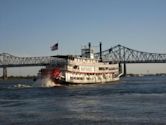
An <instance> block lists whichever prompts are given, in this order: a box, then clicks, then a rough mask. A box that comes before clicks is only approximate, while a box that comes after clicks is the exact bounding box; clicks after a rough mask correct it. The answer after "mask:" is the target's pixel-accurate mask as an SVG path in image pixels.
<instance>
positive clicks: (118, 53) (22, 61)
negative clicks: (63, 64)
mask: <svg viewBox="0 0 166 125" xmlns="http://www.w3.org/2000/svg"><path fill="white" fill-rule="evenodd" d="M101 55H102V56H101V57H100V53H96V54H95V57H96V58H98V59H99V58H100V59H102V61H104V62H109V63H117V62H118V63H119V64H121V63H123V64H124V74H126V63H166V54H160V53H149V52H142V51H138V50H134V49H130V48H128V47H125V46H122V45H116V46H114V47H111V48H109V49H107V50H104V51H102V54H101ZM51 61H57V62H58V61H61V59H59V58H56V57H51V56H45V57H16V56H13V55H10V54H8V53H2V54H0V68H3V78H4V79H6V78H7V67H24V66H46V65H49V64H50V62H51Z"/></svg>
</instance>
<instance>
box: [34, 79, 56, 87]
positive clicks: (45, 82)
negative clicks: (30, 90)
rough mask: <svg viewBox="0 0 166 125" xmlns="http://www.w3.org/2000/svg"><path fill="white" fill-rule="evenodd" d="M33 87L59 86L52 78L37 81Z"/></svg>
mask: <svg viewBox="0 0 166 125" xmlns="http://www.w3.org/2000/svg"><path fill="white" fill-rule="evenodd" d="M32 86H33V87H55V86H58V85H57V84H55V83H54V82H53V81H52V80H51V79H50V78H43V79H37V80H36V81H35V82H34V84H33V85H32Z"/></svg>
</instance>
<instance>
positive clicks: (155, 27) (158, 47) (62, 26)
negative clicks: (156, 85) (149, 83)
mask: <svg viewBox="0 0 166 125" xmlns="http://www.w3.org/2000/svg"><path fill="white" fill-rule="evenodd" d="M100 41H102V43H103V50H105V49H109V48H110V47H112V46H115V45H117V44H121V45H124V46H126V47H129V48H132V49H136V50H140V51H145V52H154V53H166V0H0V53H3V52H6V53H10V54H12V55H15V56H51V55H56V54H80V49H81V46H83V45H86V44H88V42H91V43H92V44H93V45H94V46H95V48H96V51H98V47H96V46H98V44H99V42H100ZM56 42H58V43H59V50H58V51H51V50H50V47H51V46H52V45H53V44H55V43H56ZM141 69H142V70H141ZM20 70H21V74H22V72H24V70H23V71H22V69H20ZM32 70H33V68H32ZM32 70H30V71H29V74H31V73H33V71H32ZM128 71H129V72H131V73H142V72H144V73H146V72H152V73H153V72H154V73H155V72H156V73H158V72H166V64H155V65H154V64H148V65H137V64H136V65H134V66H133V65H132V66H128ZM11 72H12V71H11ZM13 72H14V73H16V74H17V73H19V72H20V71H16V70H13ZM34 72H35V71H34Z"/></svg>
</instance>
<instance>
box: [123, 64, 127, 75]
mask: <svg viewBox="0 0 166 125" xmlns="http://www.w3.org/2000/svg"><path fill="white" fill-rule="evenodd" d="M126 74H127V69H126V63H125V62H124V63H123V76H124V77H125V76H126Z"/></svg>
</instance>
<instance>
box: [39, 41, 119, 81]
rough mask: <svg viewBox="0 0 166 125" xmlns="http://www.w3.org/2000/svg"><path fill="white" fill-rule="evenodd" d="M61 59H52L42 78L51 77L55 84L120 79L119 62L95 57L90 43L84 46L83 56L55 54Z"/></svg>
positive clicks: (40, 74) (40, 75) (44, 69)
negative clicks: (104, 60)
mask: <svg viewBox="0 0 166 125" xmlns="http://www.w3.org/2000/svg"><path fill="white" fill-rule="evenodd" d="M55 57H57V58H59V59H60V60H61V61H59V62H57V61H52V62H51V64H50V65H49V66H46V68H43V69H41V70H40V72H39V77H40V78H41V79H44V78H48V77H49V78H50V79H51V80H52V81H53V82H54V83H55V84H89V83H107V82H108V83H110V82H112V81H117V80H119V78H120V76H121V75H122V73H120V70H119V64H118V63H115V64H109V63H105V62H102V60H101V59H95V57H94V50H93V49H92V48H91V44H90V43H89V46H88V47H84V48H82V51H81V56H73V55H61V56H55Z"/></svg>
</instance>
